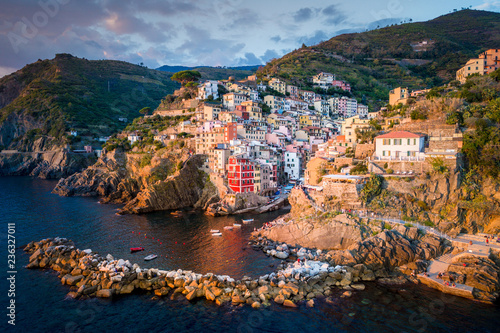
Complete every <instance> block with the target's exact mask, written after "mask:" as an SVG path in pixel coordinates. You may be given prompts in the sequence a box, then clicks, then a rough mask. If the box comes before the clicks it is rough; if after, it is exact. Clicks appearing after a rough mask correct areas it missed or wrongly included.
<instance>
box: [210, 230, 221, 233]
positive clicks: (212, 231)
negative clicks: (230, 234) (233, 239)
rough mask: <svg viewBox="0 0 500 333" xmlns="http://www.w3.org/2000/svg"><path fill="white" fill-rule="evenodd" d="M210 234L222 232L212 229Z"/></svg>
mask: <svg viewBox="0 0 500 333" xmlns="http://www.w3.org/2000/svg"><path fill="white" fill-rule="evenodd" d="M210 232H211V233H217V232H220V231H219V230H218V229H210Z"/></svg>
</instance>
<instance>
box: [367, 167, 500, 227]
mask: <svg viewBox="0 0 500 333" xmlns="http://www.w3.org/2000/svg"><path fill="white" fill-rule="evenodd" d="M383 186H384V190H383V191H382V194H381V195H380V196H378V197H376V198H375V199H374V200H372V202H371V203H370V204H369V205H368V208H369V209H372V210H375V211H379V212H380V213H381V214H388V213H392V215H393V216H395V215H397V216H404V215H406V216H408V217H412V218H414V219H416V220H418V221H420V222H424V221H428V222H429V223H431V224H433V225H435V226H437V227H438V228H439V229H440V230H443V231H446V232H448V233H450V234H458V233H460V232H472V233H475V232H482V231H484V232H490V233H496V232H499V231H500V223H499V222H500V210H499V208H498V207H500V192H499V191H500V183H499V182H498V181H496V180H493V179H491V178H486V179H481V180H480V181H477V182H476V183H475V184H473V185H467V184H466V180H465V179H464V177H463V176H462V174H461V173H460V172H456V173H451V174H449V175H443V174H434V175H429V176H422V177H417V178H415V179H414V180H411V181H405V180H402V179H399V178H394V179H385V181H384V185H383ZM468 187H474V188H475V190H474V191H475V192H476V194H474V197H471V195H470V194H468V192H469V190H468V189H467V188H468Z"/></svg>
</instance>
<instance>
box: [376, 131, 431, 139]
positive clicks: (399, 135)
mask: <svg viewBox="0 0 500 333" xmlns="http://www.w3.org/2000/svg"><path fill="white" fill-rule="evenodd" d="M422 136H423V135H422V134H416V133H411V132H406V131H397V132H389V133H386V134H382V135H379V136H376V137H375V139H400V138H402V139H405V138H420V137H422Z"/></svg>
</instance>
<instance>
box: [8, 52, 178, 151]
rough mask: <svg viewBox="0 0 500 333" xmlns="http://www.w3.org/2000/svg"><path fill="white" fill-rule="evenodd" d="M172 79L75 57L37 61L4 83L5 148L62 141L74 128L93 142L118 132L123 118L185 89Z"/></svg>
mask: <svg viewBox="0 0 500 333" xmlns="http://www.w3.org/2000/svg"><path fill="white" fill-rule="evenodd" d="M171 75H172V73H166V72H162V71H157V70H152V69H148V68H145V67H142V66H137V65H132V64H130V63H126V62H123V61H112V60H100V61H90V60H86V59H80V58H76V57H73V56H72V55H70V54H58V55H56V57H55V58H54V59H52V60H38V61H37V62H35V63H33V64H30V65H27V66H25V67H24V68H22V69H21V70H19V71H17V72H15V73H13V74H11V75H8V76H4V77H3V78H1V79H0V149H2V148H6V147H8V148H13V149H27V150H29V147H30V144H32V143H33V141H34V140H36V139H37V138H39V137H44V138H49V139H50V141H52V142H56V143H63V142H65V137H66V132H67V131H69V130H74V131H77V133H78V135H79V136H88V137H90V138H92V137H98V136H107V135H111V134H112V133H116V132H118V131H120V130H121V129H123V128H124V127H125V125H126V123H125V122H124V121H123V119H122V120H121V121H120V120H119V118H127V120H128V121H129V122H130V121H131V120H133V119H134V118H136V117H138V116H139V115H140V114H139V112H138V111H139V110H140V109H142V108H143V107H147V106H148V107H151V108H152V109H155V108H156V107H157V106H158V105H159V104H160V102H161V99H162V98H163V97H165V96H166V95H168V94H170V93H172V92H173V91H174V90H175V89H177V88H178V87H179V86H180V85H179V84H178V83H177V82H174V81H171V80H170V76H171ZM66 141H67V140H66ZM39 148H40V147H39Z"/></svg>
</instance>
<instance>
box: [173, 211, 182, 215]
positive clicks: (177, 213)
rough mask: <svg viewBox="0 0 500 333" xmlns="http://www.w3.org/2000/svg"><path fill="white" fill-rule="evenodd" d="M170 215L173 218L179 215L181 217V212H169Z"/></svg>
mask: <svg viewBox="0 0 500 333" xmlns="http://www.w3.org/2000/svg"><path fill="white" fill-rule="evenodd" d="M170 214H171V215H174V216H179V215H182V211H180V210H176V211H175V212H171V213H170Z"/></svg>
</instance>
